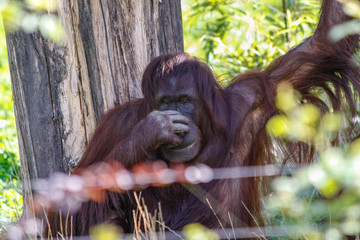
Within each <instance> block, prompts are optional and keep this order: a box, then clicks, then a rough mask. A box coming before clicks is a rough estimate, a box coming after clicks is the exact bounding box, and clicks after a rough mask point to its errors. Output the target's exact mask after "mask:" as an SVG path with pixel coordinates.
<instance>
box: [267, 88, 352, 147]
mask: <svg viewBox="0 0 360 240" xmlns="http://www.w3.org/2000/svg"><path fill="white" fill-rule="evenodd" d="M275 104H276V106H277V107H278V109H279V110H280V112H281V113H280V114H278V115H276V116H274V117H272V118H271V119H270V120H269V121H268V123H267V131H268V133H269V134H270V135H272V136H274V137H281V138H284V139H288V140H295V141H303V142H308V143H310V144H313V145H314V146H316V147H318V148H321V147H322V145H324V144H325V145H326V144H327V142H329V141H332V140H333V138H334V136H335V135H336V133H337V131H339V130H341V129H344V128H345V127H346V126H347V122H346V118H345V117H344V115H343V114H342V113H338V112H331V113H325V114H321V112H320V109H319V108H318V107H316V106H315V105H313V104H310V103H306V104H300V98H299V94H298V93H297V92H296V91H295V90H294V89H293V88H292V86H291V85H290V84H289V83H287V82H283V83H280V84H279V85H278V88H277V95H276V98H275Z"/></svg>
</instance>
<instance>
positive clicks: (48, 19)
mask: <svg viewBox="0 0 360 240" xmlns="http://www.w3.org/2000/svg"><path fill="white" fill-rule="evenodd" d="M57 7H58V2H57V0H24V1H16V0H1V1H0V14H1V15H2V19H3V21H4V25H5V27H6V30H7V31H8V32H12V31H16V30H17V29H19V28H21V29H23V30H24V31H25V32H28V33H31V32H35V31H40V32H41V33H42V35H43V36H44V37H47V38H50V39H52V40H53V41H54V42H56V43H60V42H61V41H63V40H64V39H63V38H64V31H63V28H62V26H61V23H60V20H59V19H58V18H57V16H56V10H57Z"/></svg>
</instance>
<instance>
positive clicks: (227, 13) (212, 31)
mask: <svg viewBox="0 0 360 240" xmlns="http://www.w3.org/2000/svg"><path fill="white" fill-rule="evenodd" d="M287 3H288V5H287V7H288V9H287V15H286V16H287V17H286V18H287V26H286V25H285V17H284V12H283V6H282V1H273V0H266V1H228V0H221V1H211V0H204V1H197V0H184V1H182V8H183V26H184V36H185V39H184V41H185V50H186V51H187V52H189V53H190V54H193V55H195V56H197V57H199V58H201V59H203V60H205V61H206V62H207V63H209V64H210V65H211V66H212V67H213V68H214V71H215V73H216V74H217V75H219V77H220V78H221V80H222V81H224V82H223V83H224V84H226V80H228V79H229V78H231V77H233V76H235V75H237V74H239V73H241V72H244V71H247V70H251V69H254V68H259V67H260V68H261V67H265V66H267V65H268V64H269V63H270V62H271V61H272V60H274V59H275V58H276V57H278V56H280V55H282V54H284V53H285V52H286V51H287V50H288V49H289V48H290V47H292V46H293V45H294V44H297V43H300V42H301V41H303V39H304V38H306V37H308V36H309V35H310V34H311V33H312V32H313V29H314V27H315V26H316V23H317V18H318V9H319V6H320V1H316V0H315V1H302V0H301V1H287Z"/></svg>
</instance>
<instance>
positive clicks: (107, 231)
mask: <svg viewBox="0 0 360 240" xmlns="http://www.w3.org/2000/svg"><path fill="white" fill-rule="evenodd" d="M121 233H122V230H121V229H120V228H119V227H118V226H116V225H113V224H100V225H97V226H95V227H93V228H92V229H91V230H90V236H91V239H94V240H117V239H119V236H120V234H121ZM120 239H121V238H120Z"/></svg>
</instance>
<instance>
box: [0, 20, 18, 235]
mask: <svg viewBox="0 0 360 240" xmlns="http://www.w3.org/2000/svg"><path fill="white" fill-rule="evenodd" d="M18 152H19V151H18V143H17V136H16V127H15V116H14V109H13V101H12V94H11V84H10V75H9V67H8V62H7V51H6V42H5V33H4V28H3V25H2V22H1V24H0V206H1V211H0V231H1V228H3V225H2V224H6V223H9V222H12V221H15V220H17V219H18V218H19V216H20V215H21V211H22V210H21V208H22V195H21V177H20V176H21V175H20V160H19V154H18Z"/></svg>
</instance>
